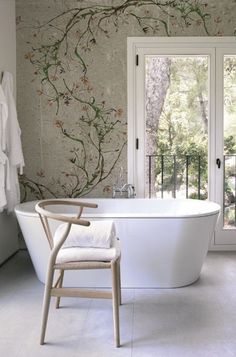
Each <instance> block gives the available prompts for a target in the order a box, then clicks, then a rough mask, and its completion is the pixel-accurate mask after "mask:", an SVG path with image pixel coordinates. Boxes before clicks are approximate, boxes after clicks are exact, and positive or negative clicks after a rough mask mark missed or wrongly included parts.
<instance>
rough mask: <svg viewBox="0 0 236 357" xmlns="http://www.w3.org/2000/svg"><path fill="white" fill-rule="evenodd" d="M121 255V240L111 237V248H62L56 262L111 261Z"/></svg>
mask: <svg viewBox="0 0 236 357" xmlns="http://www.w3.org/2000/svg"><path fill="white" fill-rule="evenodd" d="M119 256H120V241H119V239H117V238H116V237H113V238H112V239H111V247H110V248H88V247H71V248H66V249H63V248H61V249H60V250H59V252H58V254H57V259H56V263H57V264H60V263H68V262H78V261H101V262H102V261H104V262H106V261H110V260H113V259H115V258H117V257H119Z"/></svg>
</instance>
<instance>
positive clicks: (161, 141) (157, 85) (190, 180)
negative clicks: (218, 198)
mask: <svg viewBox="0 0 236 357" xmlns="http://www.w3.org/2000/svg"><path fill="white" fill-rule="evenodd" d="M208 62H209V58H208V56H205V55H201V56H197V55H194V56H193V55H191V56H190V55H184V56H180V55H178V56H172V55H171V56H160V55H147V56H145V121H146V133H145V153H146V163H145V197H158V198H168V197H176V198H200V199H206V198H207V194H208V193H207V192H208V190H207V181H208V168H207V166H208V98H209V74H208V73H209V70H208V69H209V64H208Z"/></svg>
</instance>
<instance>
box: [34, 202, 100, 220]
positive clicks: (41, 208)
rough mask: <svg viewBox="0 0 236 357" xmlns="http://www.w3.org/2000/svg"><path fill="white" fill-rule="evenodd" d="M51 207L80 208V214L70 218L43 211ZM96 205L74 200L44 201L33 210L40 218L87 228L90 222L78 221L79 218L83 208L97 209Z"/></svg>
mask: <svg viewBox="0 0 236 357" xmlns="http://www.w3.org/2000/svg"><path fill="white" fill-rule="evenodd" d="M52 205H64V206H68V205H69V206H78V207H79V208H80V212H79V213H78V214H76V216H75V217H70V216H65V215H63V214H61V213H55V212H51V211H48V210H46V209H45V207H47V206H52ZM97 206H98V205H97V204H96V203H87V202H81V201H79V200H76V199H46V200H41V201H39V202H38V203H36V205H35V210H36V212H38V213H39V214H40V215H42V216H46V217H47V218H51V219H55V220H58V221H63V222H66V223H71V224H79V225H82V226H89V225H90V222H89V221H87V220H84V219H80V216H81V214H82V211H83V208H84V207H87V208H97Z"/></svg>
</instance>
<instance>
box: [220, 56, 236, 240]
mask: <svg viewBox="0 0 236 357" xmlns="http://www.w3.org/2000/svg"><path fill="white" fill-rule="evenodd" d="M217 68H218V69H219V70H218V72H217V87H216V88H217V91H216V96H217V98H218V99H217V100H216V103H217V111H216V112H217V127H216V128H217V132H216V137H217V142H216V153H217V158H216V165H217V169H216V170H217V174H216V180H217V183H216V188H217V191H216V197H217V201H218V202H219V203H220V204H221V207H222V211H221V216H220V219H219V221H218V228H217V232H216V237H215V243H216V244H223V245H230V244H236V50H232V49H217Z"/></svg>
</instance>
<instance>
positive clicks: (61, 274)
mask: <svg viewBox="0 0 236 357" xmlns="http://www.w3.org/2000/svg"><path fill="white" fill-rule="evenodd" d="M63 278H64V270H61V271H60V280H59V283H58V286H57V287H58V288H61V287H62V283H63ZM60 300H61V298H60V296H59V297H57V298H56V309H58V308H59V306H60Z"/></svg>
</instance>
